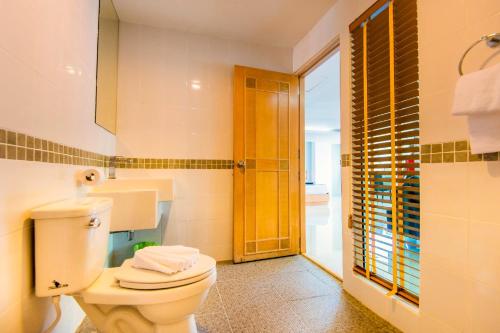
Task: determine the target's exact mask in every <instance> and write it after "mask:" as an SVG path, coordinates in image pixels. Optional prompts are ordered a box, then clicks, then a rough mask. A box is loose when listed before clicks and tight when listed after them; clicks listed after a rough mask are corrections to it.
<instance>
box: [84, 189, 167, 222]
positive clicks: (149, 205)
mask: <svg viewBox="0 0 500 333" xmlns="http://www.w3.org/2000/svg"><path fill="white" fill-rule="evenodd" d="M88 196H91V197H109V198H112V199H113V209H112V211H111V226H110V231H112V232H116V231H130V230H143V229H154V228H156V227H157V226H158V223H159V221H160V218H161V214H162V213H163V212H162V210H161V209H160V208H161V207H163V205H159V203H161V202H165V201H171V200H172V199H173V182H172V180H171V179H107V180H105V181H104V182H103V183H101V184H99V185H97V186H93V187H92V188H91V189H90V192H89V193H88Z"/></svg>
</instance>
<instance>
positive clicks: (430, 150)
mask: <svg viewBox="0 0 500 333" xmlns="http://www.w3.org/2000/svg"><path fill="white" fill-rule="evenodd" d="M420 161H421V163H422V164H428V163H432V164H438V163H463V162H495V161H500V152H495V153H485V154H472V152H471V150H470V143H469V142H468V141H467V140H460V141H450V142H442V143H429V144H423V145H420ZM351 162H352V161H351V154H342V162H341V163H342V167H348V166H351V164H352V163H351Z"/></svg>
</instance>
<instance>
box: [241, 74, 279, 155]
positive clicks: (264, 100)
mask: <svg viewBox="0 0 500 333" xmlns="http://www.w3.org/2000/svg"><path fill="white" fill-rule="evenodd" d="M257 82H259V81H257ZM255 106H256V117H255V119H256V121H255V134H254V135H255V141H256V142H257V159H276V158H277V157H278V138H279V137H278V126H279V124H278V122H279V120H278V114H279V105H278V95H277V94H276V92H269V91H259V90H257V92H256V103H255ZM257 110H258V112H257ZM246 123H248V120H247V122H246Z"/></svg>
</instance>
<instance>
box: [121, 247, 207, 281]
mask: <svg viewBox="0 0 500 333" xmlns="http://www.w3.org/2000/svg"><path fill="white" fill-rule="evenodd" d="M132 263H133V259H127V260H125V261H124V262H123V264H122V265H121V267H120V268H118V269H117V271H116V273H115V274H114V277H115V279H117V280H118V281H119V284H120V287H122V288H130V289H166V288H173V287H179V286H183V285H187V284H190V283H194V282H197V281H200V280H202V279H204V278H206V277H207V276H209V275H210V274H212V273H213V271H214V270H215V265H216V263H215V260H214V259H213V258H211V257H209V256H206V255H203V254H200V257H199V259H198V261H197V262H196V264H194V265H193V266H192V267H191V268H189V269H186V270H185V271H182V272H177V273H174V274H165V273H161V272H157V271H152V270H147V269H140V268H135V267H132Z"/></svg>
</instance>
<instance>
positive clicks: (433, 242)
mask: <svg viewBox="0 0 500 333" xmlns="http://www.w3.org/2000/svg"><path fill="white" fill-rule="evenodd" d="M373 2H374V1H368V0H358V1H352V0H339V1H337V2H336V4H335V5H334V6H333V7H332V8H331V9H330V11H329V12H328V13H326V14H325V16H324V17H323V18H322V19H321V20H320V21H319V22H318V23H317V24H316V26H315V27H314V28H313V29H312V30H311V31H310V32H309V33H308V34H307V35H306V37H304V39H303V40H301V41H300V42H299V43H298V44H297V45H296V46H295V47H294V50H293V52H294V59H293V67H294V69H298V68H300V66H301V65H302V64H303V63H305V62H306V61H307V60H308V59H309V58H310V57H312V56H313V55H314V54H316V53H317V52H318V51H319V50H321V48H322V47H324V46H325V44H326V43H327V42H328V41H330V40H332V39H334V38H340V48H341V58H342V63H341V90H342V95H341V96H342V101H341V108H342V110H343V111H342V117H341V119H342V128H344V129H348V128H350V111H349V110H350V102H349V101H350V95H349V91H350V60H349V54H350V46H349V31H348V24H349V23H351V22H352V21H353V20H354V19H355V18H356V17H357V16H359V15H360V14H361V13H362V12H363V11H364V10H366V9H367V8H368V6H369V5H371V4H373ZM417 4H418V19H419V54H420V89H421V91H420V97H421V100H420V101H421V108H420V115H421V117H420V120H421V132H420V133H421V142H422V143H437V142H447V141H455V140H464V139H466V138H467V136H468V134H467V122H466V120H465V119H462V118H456V117H452V116H451V114H450V106H451V103H452V99H453V93H454V85H455V82H456V80H457V78H458V72H457V64H458V61H459V57H460V56H461V54H462V52H463V51H464V50H465V49H466V48H467V47H468V46H469V45H470V44H471V43H472V42H473V41H475V40H476V39H478V38H479V37H480V36H481V35H484V34H489V33H492V32H498V31H500V2H499V1H497V0H418V2H417ZM486 60H488V61H486ZM498 62H500V54H499V53H498V52H496V53H495V51H493V50H490V49H488V48H486V47H484V46H479V47H478V48H477V49H475V50H474V51H473V52H471V54H470V55H469V56H468V58H467V60H466V62H465V64H464V70H465V71H466V72H469V71H473V70H477V69H480V68H482V67H485V66H490V65H492V64H495V63H498ZM349 152H350V132H349V131H348V130H345V131H343V132H342V153H349ZM350 177H351V176H350V173H349V172H348V171H343V173H342V182H343V189H344V191H348V190H349V188H350V182H351V179H350ZM421 178H422V184H421V191H422V194H421V214H422V224H421V226H422V231H421V237H422V247H421V248H422V256H421V297H420V309H419V310H418V311H416V312H414V313H413V314H411V312H407V311H401V309H402V306H403V305H402V303H401V302H394V303H392V304H391V306H388V301H387V298H386V296H385V295H384V293H383V292H379V293H376V292H374V291H373V288H371V289H370V290H367V287H366V285H365V284H363V283H361V282H360V281H362V279H359V278H358V277H357V276H354V275H349V274H348V273H347V272H349V271H350V270H351V268H352V258H351V256H352V242H351V240H350V239H351V237H352V234H351V232H350V231H349V230H348V229H347V228H346V229H345V230H344V233H343V235H344V241H343V242H344V260H345V263H344V271H345V272H346V274H345V276H344V287H345V288H346V289H347V290H348V291H349V292H351V293H353V295H355V296H356V297H358V298H359V299H360V300H361V301H362V302H364V303H365V304H367V305H369V306H370V308H372V309H373V310H374V311H376V312H377V313H378V314H380V315H381V316H383V317H384V318H386V319H387V320H389V321H391V322H392V323H393V324H395V325H397V326H398V327H400V328H401V329H402V330H403V331H405V332H406V331H408V332H416V331H419V332H498V327H499V319H498V318H499V316H498V313H500V307H499V302H498V299H500V293H499V292H498V281H499V278H500V277H499V272H500V269H499V264H498V263H499V262H500V260H499V252H498V244H500V232H499V230H498V226H499V225H500V211H499V210H498V208H497V207H498V202H499V200H500V183H499V182H500V162H490V163H484V162H477V163H463V164H462V163H459V164H446V165H444V164H439V165H438V164H426V165H424V167H423V168H422V174H421ZM344 197H349V195H348V194H347V195H345V194H344ZM343 210H344V214H343V216H346V217H347V216H348V211H349V202H348V200H344V206H343ZM495 281H496V283H495Z"/></svg>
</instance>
